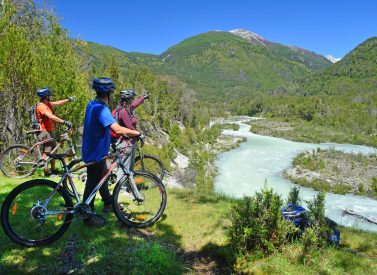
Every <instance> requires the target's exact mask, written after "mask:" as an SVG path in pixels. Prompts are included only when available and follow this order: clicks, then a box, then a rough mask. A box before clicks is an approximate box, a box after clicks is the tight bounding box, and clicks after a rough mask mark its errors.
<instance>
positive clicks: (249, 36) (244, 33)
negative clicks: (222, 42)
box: [229, 29, 269, 47]
mask: <svg viewBox="0 0 377 275" xmlns="http://www.w3.org/2000/svg"><path fill="white" fill-rule="evenodd" d="M229 32H230V33H232V34H234V35H237V36H239V37H242V38H243V39H245V40H247V41H248V42H250V43H252V44H254V45H257V44H260V45H262V46H265V47H266V43H267V42H269V41H268V40H267V39H264V38H263V37H262V36H260V35H258V34H256V33H255V32H251V31H248V30H245V29H235V30H231V31H229Z"/></svg>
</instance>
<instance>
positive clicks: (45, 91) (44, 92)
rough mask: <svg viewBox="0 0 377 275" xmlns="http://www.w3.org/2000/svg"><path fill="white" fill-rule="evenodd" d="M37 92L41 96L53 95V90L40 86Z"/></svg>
mask: <svg viewBox="0 0 377 275" xmlns="http://www.w3.org/2000/svg"><path fill="white" fill-rule="evenodd" d="M36 93H37V96H39V97H40V98H45V97H47V96H51V95H52V91H51V90H50V89H49V88H40V89H38V90H37V92H36Z"/></svg>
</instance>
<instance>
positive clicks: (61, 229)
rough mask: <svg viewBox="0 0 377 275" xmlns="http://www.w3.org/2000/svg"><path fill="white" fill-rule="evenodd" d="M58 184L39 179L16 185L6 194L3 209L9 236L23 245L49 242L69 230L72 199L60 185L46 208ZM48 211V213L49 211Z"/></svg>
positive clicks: (2, 223) (5, 226)
mask: <svg viewBox="0 0 377 275" xmlns="http://www.w3.org/2000/svg"><path fill="white" fill-rule="evenodd" d="M56 187H57V184H56V183H55V182H53V181H50V180H44V179H37V180H30V181H27V182H24V183H23V184H21V185H19V186H17V187H16V188H15V189H13V191H12V192H10V193H9V195H8V196H7V197H6V199H5V201H4V202H3V205H2V208H1V225H2V227H3V229H4V232H5V234H7V235H8V237H9V238H10V239H11V240H12V241H14V242H16V243H18V244H21V245H24V246H29V247H30V246H39V245H44V244H49V243H52V242H54V241H55V240H57V239H59V238H60V237H61V236H62V235H63V234H64V233H65V231H67V229H68V227H69V225H70V223H71V222H72V217H73V214H67V213H64V212H65V211H67V210H72V209H73V204H72V200H71V198H70V197H69V196H68V194H67V193H66V192H65V191H64V190H63V188H61V187H59V189H58V190H57V192H56V193H55V194H53V196H52V197H51V198H50V201H49V202H48V204H47V206H46V207H44V206H43V204H44V203H45V201H46V199H47V198H49V196H50V195H51V194H52V192H53V191H54V189H55V188H56ZM46 211H47V213H46Z"/></svg>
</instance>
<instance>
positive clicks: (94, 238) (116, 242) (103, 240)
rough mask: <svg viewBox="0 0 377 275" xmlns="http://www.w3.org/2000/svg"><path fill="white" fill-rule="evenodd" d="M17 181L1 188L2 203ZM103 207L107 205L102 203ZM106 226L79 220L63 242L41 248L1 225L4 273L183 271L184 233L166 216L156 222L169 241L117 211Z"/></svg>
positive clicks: (0, 259) (0, 269)
mask: <svg viewBox="0 0 377 275" xmlns="http://www.w3.org/2000/svg"><path fill="white" fill-rule="evenodd" d="M15 186H16V185H13V184H12V186H7V188H5V189H3V190H1V189H0V202H1V203H2V202H3V201H4V199H5V197H6V195H7V194H8V193H9V191H10V190H11V189H13V188H14V187H15ZM96 204H98V206H97V207H98V208H99V209H101V208H102V205H101V202H100V201H99V200H97V201H96ZM107 218H108V220H109V223H108V224H107V225H106V226H105V227H102V228H89V227H86V226H84V225H83V224H82V221H81V220H75V221H74V222H73V223H72V224H71V226H70V229H69V230H68V231H67V232H66V233H65V235H64V236H63V237H62V238H61V239H60V240H58V241H56V242H54V243H52V244H50V245H47V246H41V247H35V248H27V247H22V246H20V245H17V244H15V243H13V242H12V241H10V240H9V239H8V237H7V236H6V235H5V233H4V232H3V230H2V229H0V245H1V250H0V274H7V273H8V274H24V273H42V272H47V273H53V274H55V273H57V274H67V273H76V272H77V273H89V274H91V273H100V274H114V273H115V274H124V273H137V274H152V273H153V274H180V273H182V272H183V269H184V266H183V264H182V260H181V259H180V258H179V257H178V256H177V254H176V253H175V252H176V247H179V246H180V239H181V237H180V236H178V235H177V234H176V233H175V232H174V230H173V229H172V228H170V227H169V226H168V225H165V224H163V221H164V220H165V219H166V218H167V216H166V215H164V216H163V217H162V219H161V220H160V221H159V222H158V223H157V224H156V225H155V226H154V227H157V226H158V227H159V228H160V232H162V233H161V238H165V237H164V236H165V235H169V238H168V239H169V241H170V242H171V244H170V242H169V244H170V245H164V244H163V243H161V241H160V240H159V238H157V237H156V236H154V234H153V233H151V232H150V231H149V229H143V230H137V229H130V228H126V227H124V226H123V225H122V224H121V223H120V222H119V221H118V220H117V219H116V217H115V215H113V214H108V216H107Z"/></svg>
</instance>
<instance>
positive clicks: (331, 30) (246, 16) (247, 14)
mask: <svg viewBox="0 0 377 275" xmlns="http://www.w3.org/2000/svg"><path fill="white" fill-rule="evenodd" d="M52 4H53V6H54V7H55V10H56V12H57V14H58V15H59V16H60V17H61V19H62V21H61V23H62V25H63V26H64V27H65V28H66V29H68V31H69V33H70V35H71V36H72V37H74V38H76V37H80V38H81V39H83V40H88V41H93V42H97V43H100V44H105V45H110V46H113V47H115V48H118V49H121V50H124V51H128V52H130V51H137V52H145V53H154V54H160V53H162V52H163V51H165V50H166V49H168V48H169V47H170V46H173V45H175V44H177V43H179V42H180V41H182V40H184V39H186V38H188V37H190V36H193V35H197V34H199V33H203V32H207V31H211V30H224V31H229V30H232V29H236V28H243V29H248V30H250V31H253V32H256V33H257V34H259V35H261V36H263V37H264V38H266V39H268V40H270V41H273V42H279V43H282V44H285V45H295V46H298V47H302V48H305V49H308V50H312V51H314V52H316V53H319V54H322V55H327V54H332V55H333V56H335V57H343V56H344V55H345V54H347V53H348V52H349V51H351V50H352V49H353V48H354V47H356V46H357V45H358V44H360V43H361V42H363V41H364V40H366V39H367V38H369V37H372V36H377V1H374V0H358V1H356V0H355V1H350V0H344V1H340V0H339V1H335V0H333V1H332V0H327V1H323V0H313V1H305V0H300V1H299V0H276V1H271V0H264V1H263V0H259V1H253V0H250V1H246V0H244V1H241V0H231V1H224V0H217V1H209V0H207V1H206V0H202V1H199V0H191V1H179V0H175V1H173V0H160V1H159V0H154V1H153V0H150V1H148V0H133V1H128V0H125V1H120V0H119V1H115V0H103V1H100V0H90V1H89V0H81V1H79V0H52Z"/></svg>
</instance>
